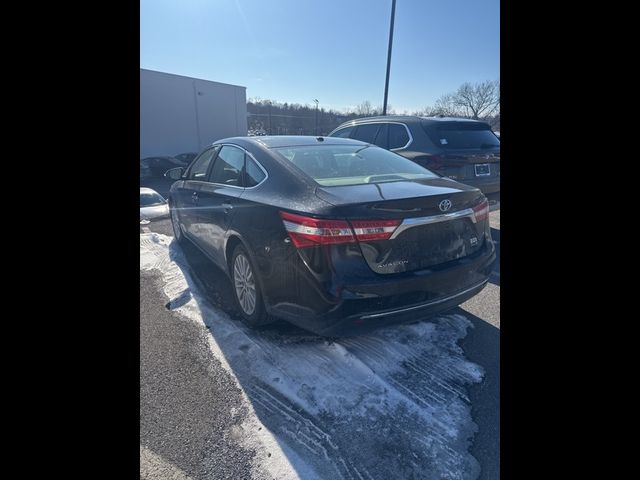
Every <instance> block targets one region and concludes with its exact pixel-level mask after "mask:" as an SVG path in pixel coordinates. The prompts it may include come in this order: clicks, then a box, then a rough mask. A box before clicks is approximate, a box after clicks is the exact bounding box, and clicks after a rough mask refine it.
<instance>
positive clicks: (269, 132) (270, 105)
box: [269, 100, 271, 135]
mask: <svg viewBox="0 0 640 480" xmlns="http://www.w3.org/2000/svg"><path fill="white" fill-rule="evenodd" d="M269 135H271V100H269Z"/></svg>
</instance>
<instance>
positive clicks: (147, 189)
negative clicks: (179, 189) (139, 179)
mask: <svg viewBox="0 0 640 480" xmlns="http://www.w3.org/2000/svg"><path fill="white" fill-rule="evenodd" d="M140 193H155V194H156V195H160V194H159V193H158V192H156V191H155V190H154V189H153V188H148V187H140Z"/></svg>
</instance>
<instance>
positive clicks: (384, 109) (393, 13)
mask: <svg viewBox="0 0 640 480" xmlns="http://www.w3.org/2000/svg"><path fill="white" fill-rule="evenodd" d="M395 16H396V0H391V25H390V26H389V50H388V51H387V79H386V80H385V82H384V104H383V105H382V115H386V114H387V95H388V93H389V70H390V69H391V46H392V45H393V20H394V18H395Z"/></svg>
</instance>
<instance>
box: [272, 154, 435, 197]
mask: <svg viewBox="0 0 640 480" xmlns="http://www.w3.org/2000/svg"><path fill="white" fill-rule="evenodd" d="M272 151H274V152H277V153H278V154H279V155H280V156H281V157H282V158H283V159H284V160H285V161H287V162H290V163H292V164H293V165H295V166H296V167H298V168H299V169H300V170H302V171H303V172H304V173H305V174H306V175H308V176H309V177H311V178H312V179H313V180H314V181H315V182H316V183H318V184H319V185H322V186H324V187H333V186H341V185H362V184H367V183H373V184H375V183H383V182H399V181H407V180H423V179H425V178H438V176H437V175H436V174H434V173H432V172H431V171H429V170H427V169H426V168H423V167H421V166H420V165H418V164H416V163H414V162H412V161H411V160H408V159H406V158H404V157H401V156H400V155H398V154H397V153H393V152H390V151H388V150H384V149H382V148H379V147H376V146H368V145H366V146H360V145H311V146H304V147H280V148H274V149H272Z"/></svg>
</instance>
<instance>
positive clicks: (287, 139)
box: [214, 135, 368, 148]
mask: <svg viewBox="0 0 640 480" xmlns="http://www.w3.org/2000/svg"><path fill="white" fill-rule="evenodd" d="M220 143H233V144H236V145H240V146H245V147H246V146H247V145H258V146H261V147H264V148H277V147H298V146H311V145H368V144H367V143H365V142H361V141H360V140H353V139H351V138H338V137H321V136H318V137H315V136H312V135H265V136H259V137H231V138H225V139H222V140H218V141H216V142H215V143H214V145H217V144H220Z"/></svg>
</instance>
